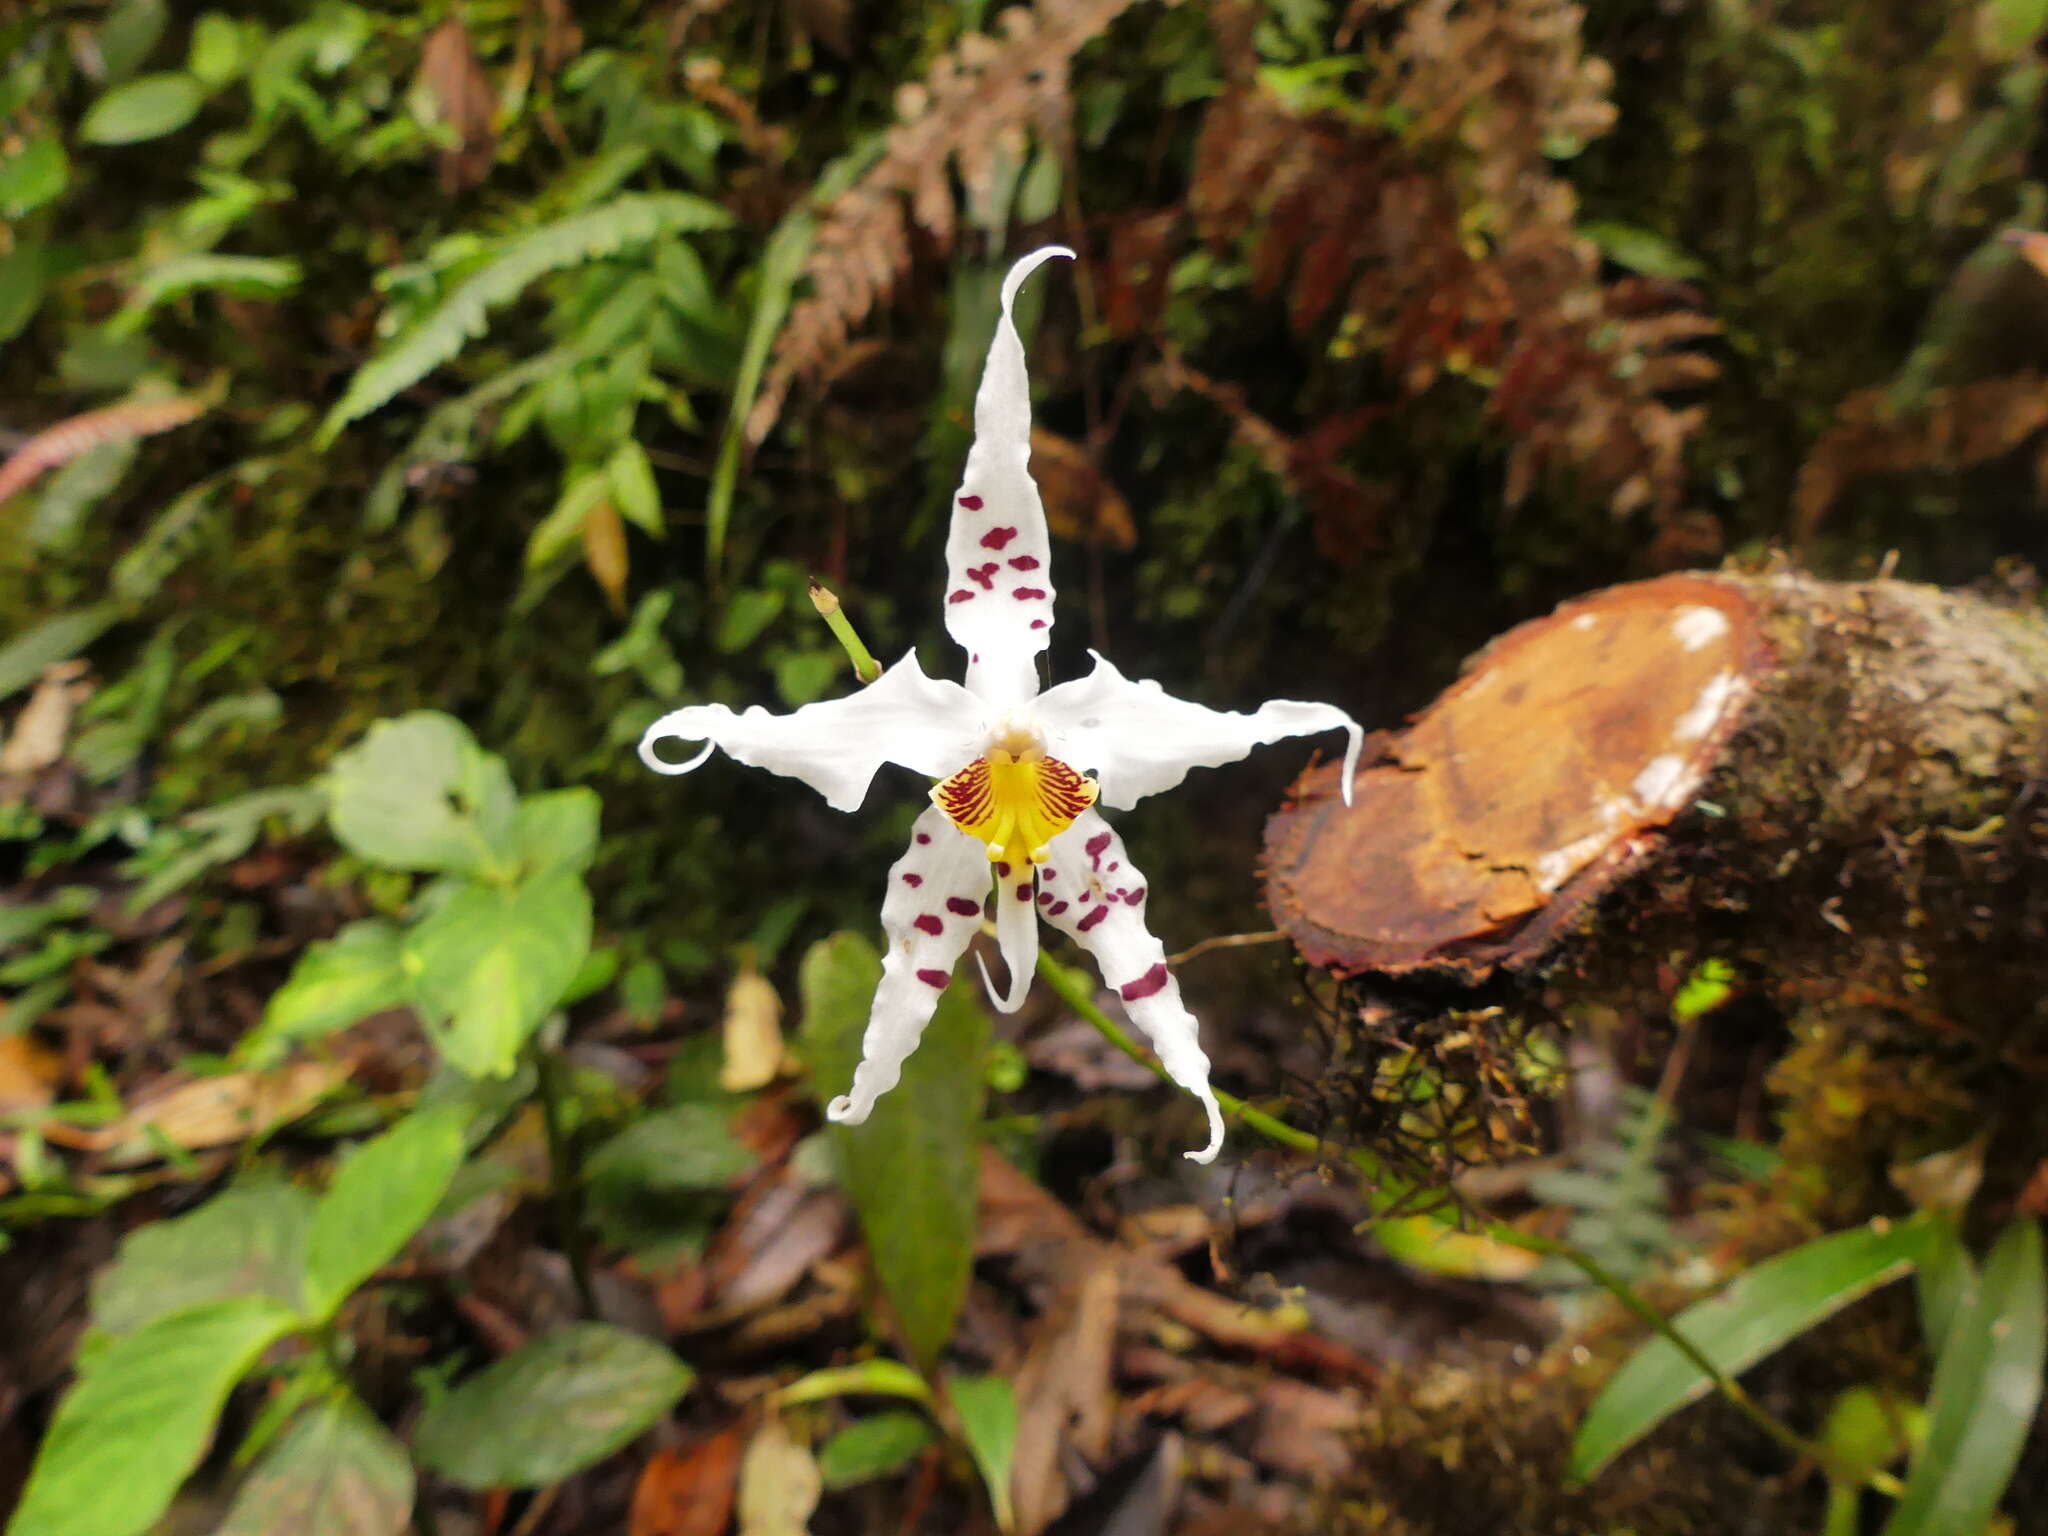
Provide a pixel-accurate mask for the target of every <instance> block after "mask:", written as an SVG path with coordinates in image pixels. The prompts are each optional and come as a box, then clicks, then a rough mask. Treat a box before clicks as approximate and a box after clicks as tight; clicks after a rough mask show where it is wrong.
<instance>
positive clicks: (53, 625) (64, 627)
mask: <svg viewBox="0 0 2048 1536" xmlns="http://www.w3.org/2000/svg"><path fill="white" fill-rule="evenodd" d="M120 617H121V605H120V604H119V603H94V604H93V605H92V606H91V607H89V608H74V609H72V610H71V611H70V612H69V613H60V614H56V615H54V616H53V617H51V618H47V619H45V620H43V622H42V623H40V624H38V625H36V626H35V628H33V629H31V630H29V631H28V632H27V633H25V634H20V635H17V636H15V637H14V638H13V639H12V640H10V641H8V642H7V643H6V644H5V645H0V699H4V698H6V697H7V696H8V695H9V694H10V693H14V692H16V691H18V690H20V689H22V688H26V687H27V686H28V685H29V684H30V683H32V682H34V681H35V680H36V679H37V678H39V677H41V676H42V675H43V669H44V668H45V667H47V666H49V665H50V664H51V663H52V662H58V661H69V660H70V659H71V658H72V657H74V656H76V655H77V654H78V653H79V652H80V651H82V650H84V649H85V648H86V647H87V646H88V645H91V644H92V643H93V641H95V640H97V639H99V637H100V636H101V635H103V634H105V633H106V632H107V631H108V630H109V629H112V628H113V627H114V623H115V621H116V620H117V619H119V618H120Z"/></svg>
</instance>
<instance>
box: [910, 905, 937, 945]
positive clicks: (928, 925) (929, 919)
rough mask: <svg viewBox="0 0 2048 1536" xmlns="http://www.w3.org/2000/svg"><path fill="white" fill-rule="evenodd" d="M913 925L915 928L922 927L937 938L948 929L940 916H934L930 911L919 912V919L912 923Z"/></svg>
mask: <svg viewBox="0 0 2048 1536" xmlns="http://www.w3.org/2000/svg"><path fill="white" fill-rule="evenodd" d="M911 926H912V927H913V928H919V929H922V930H923V931H924V932H926V933H928V934H930V935H931V936H932V937H933V938H935V939H936V938H937V937H938V936H939V935H940V934H942V933H944V932H945V931H946V925H945V924H944V923H943V922H941V921H940V920H939V919H938V918H936V917H934V916H932V914H931V913H929V912H920V913H918V914H917V921H916V922H915V923H913V924H911Z"/></svg>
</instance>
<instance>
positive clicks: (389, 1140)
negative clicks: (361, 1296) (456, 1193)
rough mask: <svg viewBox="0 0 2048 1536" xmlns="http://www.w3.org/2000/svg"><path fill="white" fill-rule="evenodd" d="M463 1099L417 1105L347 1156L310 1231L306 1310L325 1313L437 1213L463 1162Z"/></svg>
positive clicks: (324, 1316) (330, 1313) (320, 1317)
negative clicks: (435, 1105) (455, 1102)
mask: <svg viewBox="0 0 2048 1536" xmlns="http://www.w3.org/2000/svg"><path fill="white" fill-rule="evenodd" d="M468 1120H469V1116H468V1115H467V1114H466V1113H465V1112H464V1111H463V1110H462V1109H461V1108H459V1107H456V1106H452V1105H451V1106H443V1107H440V1108H435V1109H421V1110H415V1111H414V1112H413V1113H412V1114H410V1115H407V1116H406V1117H405V1118H404V1119H403V1120H401V1121H399V1122H398V1124H396V1125H394V1126H393V1127H392V1128H391V1129H390V1130H388V1131H386V1132H385V1133H384V1134H383V1135H381V1136H379V1137H377V1138H375V1139H374V1140H372V1141H367V1142H364V1143H363V1144H362V1145H361V1146H359V1147H357V1148H356V1149H355V1150H354V1151H353V1152H351V1153H349V1154H348V1156H347V1157H346V1158H345V1159H343V1161H342V1164H341V1167H340V1168H339V1169H338V1170H336V1172H335V1175H334V1181H333V1182H332V1183H331V1184H329V1185H328V1186H327V1193H326V1194H325V1195H324V1196H323V1197H322V1198H321V1201H320V1205H319V1208H318V1209H317V1210H315V1211H314V1213H313V1226H312V1230H311V1232H309V1233H308V1234H307V1238H306V1292H305V1295H306V1315H307V1316H308V1317H311V1318H313V1319H315V1320H316V1321H324V1320H326V1319H327V1318H329V1317H331V1316H333V1315H334V1312H335V1310H336V1308H338V1307H339V1306H340V1305H341V1304H342V1302H344V1301H346V1300H347V1299H348V1296H349V1293H350V1292H351V1291H353V1290H354V1289H355V1288H356V1287H357V1286H359V1285H361V1284H362V1283H363V1282H364V1281H365V1280H367V1279H368V1278H369V1277H370V1276H371V1274H372V1273H374V1272H375V1271H376V1270H377V1268H378V1267H379V1266H380V1265H383V1264H385V1263H388V1262H389V1261H390V1260H391V1259H392V1258H394V1257H395V1256H396V1255H397V1254H398V1252H399V1250H400V1249H402V1248H404V1247H405V1245H406V1243H407V1242H408V1241H409V1240H410V1239H411V1237H412V1235H413V1233H415V1232H417V1231H418V1230H419V1229H420V1228H421V1227H423V1226H425V1225H426V1223H427V1218H428V1217H430V1216H432V1215H433V1214H434V1207H435V1206H437V1205H439V1204H440V1203H441V1196H442V1195H444V1194H446V1193H447V1191H448V1184H449V1181H450V1180H452V1179H453V1178H454V1177H455V1170H456V1169H457V1168H459V1167H461V1166H462V1155H463V1152H464V1150H465V1148H464V1145H463V1128H464V1127H465V1125H467V1123H468Z"/></svg>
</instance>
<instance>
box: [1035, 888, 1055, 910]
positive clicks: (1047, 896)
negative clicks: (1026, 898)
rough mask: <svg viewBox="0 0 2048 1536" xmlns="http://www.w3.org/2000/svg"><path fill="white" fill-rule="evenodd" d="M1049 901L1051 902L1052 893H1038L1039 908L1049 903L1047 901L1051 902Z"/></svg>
mask: <svg viewBox="0 0 2048 1536" xmlns="http://www.w3.org/2000/svg"><path fill="white" fill-rule="evenodd" d="M1051 900H1052V892H1051V891H1040V892H1039V893H1038V904H1039V905H1040V906H1041V907H1042V906H1044V905H1045V904H1046V903H1047V902H1049V901H1051Z"/></svg>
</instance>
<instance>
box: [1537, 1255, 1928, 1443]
mask: <svg viewBox="0 0 2048 1536" xmlns="http://www.w3.org/2000/svg"><path fill="white" fill-rule="evenodd" d="M1926 1249H1927V1228H1926V1226H1925V1224H1924V1223H1922V1222H1919V1221H1904V1222H1897V1223H1893V1224H1890V1225H1880V1224H1876V1223H1873V1224H1872V1225H1870V1226H1868V1227H1859V1228H1856V1229H1854V1230H1853V1231H1848V1232H1837V1233H1835V1234H1833V1235H1832V1236H1829V1237H1823V1238H1820V1239H1818V1240H1816V1241H1814V1242H1811V1243H1807V1244H1805V1245H1803V1246H1801V1247H1798V1248H1794V1249H1793V1250H1791V1252H1789V1253H1781V1254H1779V1255H1778V1256H1777V1257H1776V1258H1773V1259H1767V1260H1765V1261H1764V1262H1763V1263H1761V1264H1759V1265H1757V1266H1756V1267H1755V1268H1754V1269H1751V1270H1748V1271H1746V1272H1745V1273H1743V1274H1741V1275H1738V1276H1737V1277H1736V1278H1735V1280H1734V1281H1733V1282H1732V1283H1731V1284H1730V1285H1729V1286H1728V1288H1727V1289H1726V1290H1724V1291H1723V1292H1722V1293H1721V1294H1720V1295H1718V1296H1715V1297H1713V1298H1711V1299H1710V1300H1707V1301H1703V1302H1700V1303H1698V1304H1697V1305H1695V1306H1691V1307H1688V1308H1687V1309H1686V1310H1685V1311H1684V1312H1682V1313H1680V1314H1679V1315H1678V1316H1677V1317H1676V1318H1674V1319H1672V1325H1673V1327H1675V1328H1676V1329H1677V1330H1678V1331H1679V1332H1680V1333H1682V1334H1683V1335H1684V1336H1685V1337H1686V1338H1687V1339H1689V1340H1690V1341H1691V1342H1692V1344H1693V1345H1694V1347H1696V1348H1697V1349H1698V1350H1699V1351H1700V1353H1702V1354H1703V1355H1705V1356H1706V1357H1707V1358H1708V1359H1709V1360H1711V1361H1713V1362H1714V1364H1715V1366H1716V1367H1717V1368H1719V1369H1720V1370H1722V1371H1725V1372H1727V1373H1728V1374H1730V1375H1736V1374H1738V1373H1740V1372H1742V1371H1745V1370H1747V1369H1748V1368H1749V1367H1750V1366H1752V1365H1754V1364H1755V1363H1756V1362H1757V1361H1759V1360H1761V1359H1762V1358H1763V1357H1764V1356H1765V1355H1768V1354H1770V1353H1771V1352H1772V1351H1773V1350H1775V1349H1777V1348H1779V1347H1780V1346H1782V1345H1783V1344H1785V1343H1787V1342H1788V1341H1789V1340H1791V1339H1794V1338H1796V1337H1798V1336H1799V1335H1800V1334H1802V1333H1804V1332H1805V1331H1806V1330H1807V1329H1809V1328H1811V1327H1813V1326H1814V1325H1815V1324H1816V1323H1818V1322H1821V1321H1822V1320H1823V1319H1825V1318H1829V1317H1832V1316H1833V1315H1834V1314H1835V1313H1837V1312H1839V1311H1841V1309H1842V1308H1843V1307H1846V1306H1847V1305H1849V1303H1850V1302H1852V1301H1855V1300H1857V1299H1858V1298H1860V1297H1862V1296H1866V1295H1868V1294H1869V1293H1870V1292H1871V1291H1874V1290H1876V1289H1877V1288H1878V1287H1879V1286H1881V1285H1885V1284H1888V1283H1889V1282H1891V1281H1893V1280H1896V1279H1898V1278H1899V1277H1900V1276H1902V1275H1904V1274H1906V1273H1907V1272H1908V1271H1909V1270H1911V1269H1912V1268H1913V1266H1914V1265H1915V1264H1916V1263H1917V1262H1918V1261H1919V1259H1920V1257H1921V1255H1922V1254H1923V1253H1925V1252H1926ZM1712 1387H1713V1383H1712V1382H1711V1381H1709V1380H1708V1378H1707V1377H1706V1375H1705V1374H1704V1373H1703V1372H1702V1371H1701V1370H1700V1368H1699V1367H1698V1366H1696V1365H1694V1364H1693V1363H1692V1361H1690V1360H1688V1359H1687V1358H1686V1357H1685V1356H1684V1355H1683V1354H1681V1353H1679V1351H1678V1348H1677V1346H1676V1345H1674V1344H1672V1343H1671V1342H1670V1341H1669V1340H1668V1339H1664V1338H1662V1337H1659V1338H1653V1339H1651V1340H1650V1341H1649V1342H1648V1343H1647V1344H1645V1345H1643V1347H1642V1348H1641V1349H1638V1350H1637V1351H1636V1352H1635V1354H1633V1355H1631V1356H1630V1357H1629V1359H1628V1362H1627V1363H1626V1364H1625V1365H1623V1366H1622V1368H1621V1369H1620V1370H1619V1371H1617V1372H1615V1375H1614V1379H1613V1380H1612V1381H1610V1382H1608V1383H1607V1386H1606V1388H1605V1389H1604V1390H1603V1391H1602V1392H1601V1393H1600V1396H1599V1397H1598V1398H1597V1399H1595V1400H1594V1403H1593V1406H1592V1407H1591V1408H1590V1409H1588V1410H1587V1412H1586V1418H1585V1422H1584V1423H1582V1424H1581V1425H1580V1426H1579V1433H1578V1437H1577V1439H1576V1440H1574V1441H1573V1444H1572V1458H1571V1466H1570V1469H1569V1474H1568V1475H1569V1476H1570V1478H1571V1479H1572V1481H1574V1482H1585V1481H1587V1480H1588V1479H1591V1478H1594V1477H1597V1476H1599V1475H1600V1472H1601V1470H1602V1469H1603V1468H1604V1467H1605V1466H1606V1465H1607V1464H1608V1463H1609V1462H1610V1461H1612V1460H1614V1458H1615V1457H1617V1456H1619V1455H1620V1454H1621V1453H1622V1452H1623V1451H1625V1450H1627V1449H1628V1448H1629V1447H1630V1446H1631V1445H1633V1444H1635V1443H1636V1441H1637V1440H1639V1439H1641V1438H1642V1437H1643V1436H1644V1435H1646V1434H1648V1433H1649V1432H1650V1431H1651V1430H1652V1429H1655V1428H1656V1427H1657V1426H1658V1425H1659V1424H1661V1423H1663V1422H1664V1420H1665V1419H1667V1418H1669V1417H1670V1416H1671V1415H1672V1414H1674V1413H1676V1412H1677V1411H1678V1410H1679V1409H1681V1408H1683V1407H1685V1406H1686V1404H1688V1403H1691V1402H1694V1401H1696V1400H1697V1399H1699V1398H1701V1397H1704V1396H1705V1395H1706V1394H1707V1393H1708V1392H1709V1391H1710V1390H1712Z"/></svg>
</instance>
